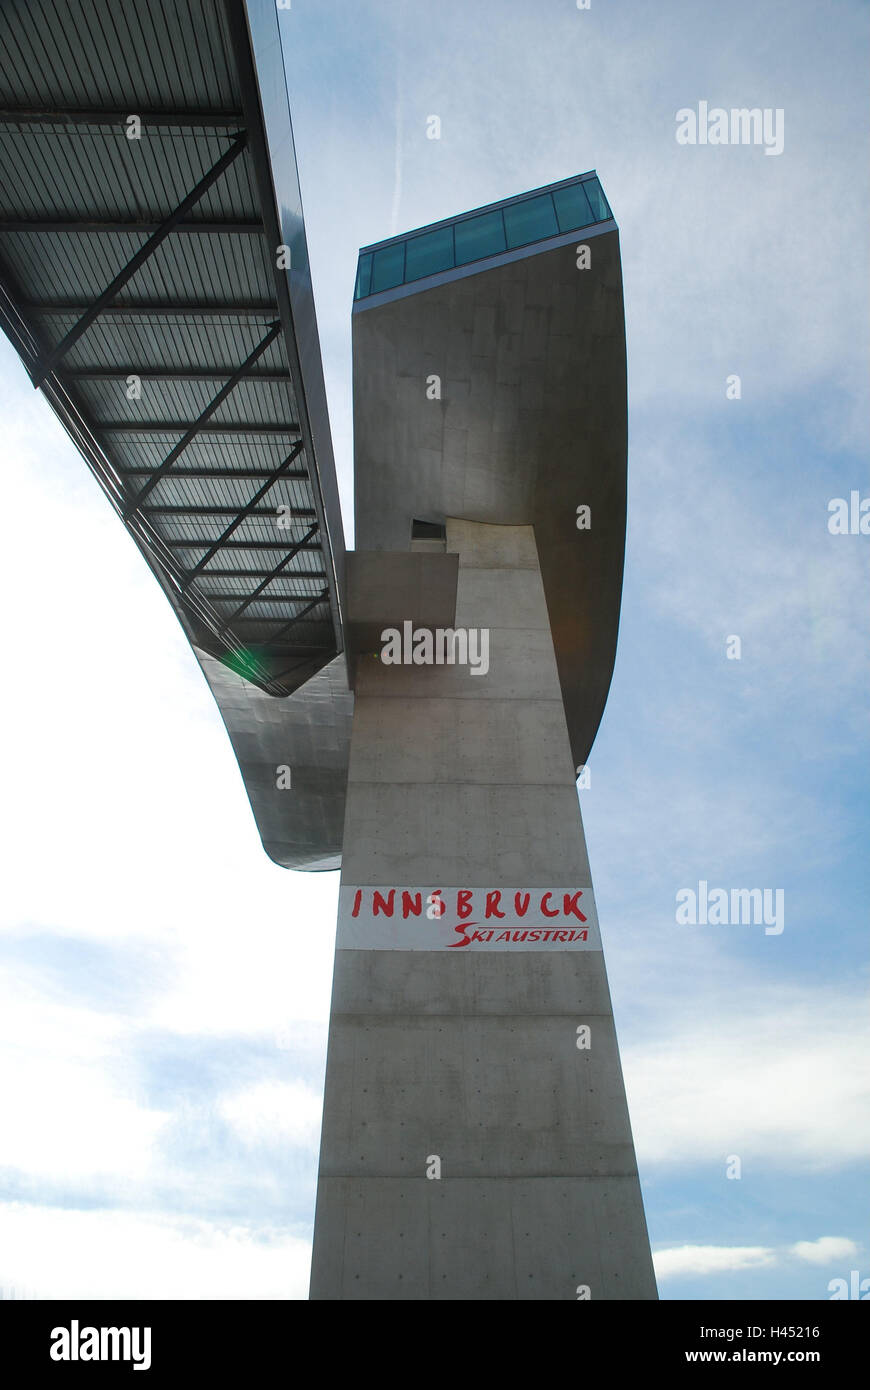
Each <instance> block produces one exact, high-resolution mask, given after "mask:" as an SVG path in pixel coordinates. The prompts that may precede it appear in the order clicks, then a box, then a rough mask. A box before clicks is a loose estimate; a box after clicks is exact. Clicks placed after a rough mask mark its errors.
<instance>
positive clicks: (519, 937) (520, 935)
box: [513, 931, 529, 941]
mask: <svg viewBox="0 0 870 1390" xmlns="http://www.w3.org/2000/svg"><path fill="white" fill-rule="evenodd" d="M528 934H529V933H528V932H527V931H515V932H514V934H513V940H514V941H525V939H526V937H527V936H528Z"/></svg>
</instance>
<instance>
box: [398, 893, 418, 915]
mask: <svg viewBox="0 0 870 1390" xmlns="http://www.w3.org/2000/svg"><path fill="white" fill-rule="evenodd" d="M422 911H423V895H422V893H414V894H413V895H412V894H411V893H408V892H406V891H405V890H403V891H402V916H403V917H407V915H408V913H409V912H413V914H414V916H415V917H419V916H420V913H421V912H422Z"/></svg>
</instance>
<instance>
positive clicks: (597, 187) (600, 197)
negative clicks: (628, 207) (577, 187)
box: [583, 179, 610, 222]
mask: <svg viewBox="0 0 870 1390" xmlns="http://www.w3.org/2000/svg"><path fill="white" fill-rule="evenodd" d="M583 187H584V188H585V189H586V195H587V197H588V198H589V202H590V203H591V205H592V211H593V212H594V213H595V221H596V222H606V221H607V219H608V218H609V217H610V208H609V207H608V206H607V199H606V198H605V196H604V194H603V193H602V192H601V184H600V183H599V182H598V180H597V179H587V180H586V182H585V183H584V185H583Z"/></svg>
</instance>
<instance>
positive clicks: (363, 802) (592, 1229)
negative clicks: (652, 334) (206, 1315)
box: [311, 518, 656, 1301]
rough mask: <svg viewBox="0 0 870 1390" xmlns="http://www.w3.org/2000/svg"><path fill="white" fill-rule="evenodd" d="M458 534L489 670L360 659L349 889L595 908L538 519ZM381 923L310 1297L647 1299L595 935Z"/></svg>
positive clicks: (345, 1050) (348, 982) (349, 1054)
mask: <svg viewBox="0 0 870 1390" xmlns="http://www.w3.org/2000/svg"><path fill="white" fill-rule="evenodd" d="M447 549H448V551H449V552H451V553H454V554H458V556H459V577H458V591H457V622H458V621H459V616H458V615H459V614H460V613H461V614H463V615H464V618H465V620H466V623H467V625H469V626H470V625H477V626H480V627H486V626H489V627H490V641H491V650H492V656H493V660H492V663H491V666H490V670H489V672H488V673H487V674H486V675H485V676H478V677H474V676H471V675H470V674H469V672H468V670H467V669H463V668H461V667H407V666H406V667H403V666H385V665H383V664H382V663H380V662H379V661H377V660H371V661H370V662H368V663H364V662H363V661H361V662H360V669H359V675H358V680H357V689H356V706H355V716H354V725H353V734H352V741H351V755H350V766H349V776H348V795H347V815H346V822H345V854H344V863H343V868H342V887H343V889H350V890H354V889H355V888H356V887H358V886H361V885H389V884H395V885H398V886H400V887H402V886H407V887H416V888H420V889H422V890H423V891H424V893H431V890H432V889H435V888H439V887H441V888H443V889H444V890H445V892H446V890H447V886H448V885H463V886H466V887H469V888H472V887H476V888H491V889H496V888H500V889H503V890H509V891H505V898H506V899H507V898H508V897H509V896H510V895H511V892H512V890H513V889H523V888H528V887H530V886H532V885H541V884H553V885H563V884H569V883H570V884H573V885H576V886H577V887H581V888H582V889H583V892H584V895H585V896H584V898H583V902H584V904H586V903H588V902H589V900H590V898H591V897H592V884H591V879H590V874H589V863H588V857H587V854H586V847H585V841H584V836H583V827H582V824H581V820H580V811H579V806H578V801H577V795H576V790H575V786H574V769H573V762H572V752H571V748H570V742H569V737H568V729H567V724H566V720H565V715H564V710H563V704H562V691H561V687H560V682H559V676H558V669H557V663H556V656H555V653H554V650H553V641H552V638H551V636H550V630H549V616H548V610H547V602H546V598H545V593H544V587H543V583H542V579H541V575H540V571H539V568H538V565H537V551H536V546H535V539H534V532H533V529H532V527H531V526H530V525H526V526H522V527H510V526H487V525H483V524H480V523H468V522H467V521H465V520H463V521H454V520H453V519H450V518H448V519H447ZM502 644H503V645H504V652H501V651H500V647H501V646H502ZM508 670H510V678H509V679H507V680H506V679H505V674H506V672H507V671H508ZM427 885H428V888H427ZM352 896H353V892H352V891H351V898H352ZM366 929H367V928H366ZM398 930H399V931H400V932H401V931H402V930H404V928H402V927H399V928H398ZM424 930H425V923H420V924H417V922H416V921H414V922H411V923H410V924H409V934H413V933H415V932H419V931H424ZM372 932H373V936H372V948H371V949H348V948H346V946H344V945H343V944H342V943H343V941H346V940H348V937H347V935H346V934H344V935H343V927H342V922H340V924H339V936H338V945H337V950H336V965H335V979H334V987H333V998H332V1016H331V1021H330V1035H329V1051H328V1061H327V1076H326V1093H325V1103H324V1123H323V1135H322V1147H321V1158H320V1175H319V1182H318V1196H317V1213H316V1222H315V1239H314V1258H313V1268H312V1282H311V1298H312V1299H316V1300H346V1299H363V1300H371V1299H384V1300H394V1299H399V1300H421V1301H435V1300H455V1299H474V1300H477V1299H483V1300H488V1299H494V1300H518V1299H522V1300H526V1299H535V1300H556V1301H559V1300H563V1299H568V1300H572V1301H573V1300H576V1299H577V1297H578V1293H577V1289H578V1286H584V1287H588V1289H589V1296H590V1297H591V1298H592V1299H593V1300H596V1299H635V1298H644V1299H647V1298H655V1297H656V1289H655V1280H654V1276H653V1272H652V1262H651V1257H650V1251H649V1242H648V1237H647V1232H646V1225H645V1221H644V1214H643V1204H642V1200H641V1193H640V1186H639V1181H638V1176H637V1167H636V1162H635V1156H634V1148H633V1144H632V1138H631V1128H630V1124H629V1118H628V1112H627V1107H626V1102H625V1093H624V1086H623V1080H622V1072H621V1068H620V1063H619V1053H618V1048H617V1043H616V1037H615V1033H614V1028H613V1018H612V1009H611V1004H610V996H609V991H608V987H607V978H606V972H605V967H604V958H603V954H602V952H601V950H600V949H576V950H573V949H561V948H560V947H556V948H553V947H552V946H550V947H549V948H548V949H547V950H546V951H545V950H540V951H539V950H537V949H533V950H523V951H517V950H514V951H512V950H511V949H510V947H509V946H508V947H507V948H505V947H502V948H500V949H490V948H489V947H485V948H481V949H479V950H476V951H475V950H466V949H462V948H460V949H457V950H453V949H441V950H430V949H419V948H415V949H386V948H383V947H382V946H379V945H377V939H378V938H377V935H376V933H377V923H376V922H373V924H372ZM583 1025H588V1027H589V1028H590V1030H591V1035H590V1046H589V1048H588V1049H583V1050H581V1049H579V1048H578V1046H577V1041H578V1035H577V1029H578V1027H581V1026H583ZM434 1157H437V1158H438V1159H439V1161H440V1164H441V1175H440V1177H428V1176H427V1169H428V1170H431V1167H432V1164H431V1160H432V1159H433V1158H434Z"/></svg>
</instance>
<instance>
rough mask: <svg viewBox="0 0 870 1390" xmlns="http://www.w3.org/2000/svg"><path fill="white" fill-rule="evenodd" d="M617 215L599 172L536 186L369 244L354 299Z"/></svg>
mask: <svg viewBox="0 0 870 1390" xmlns="http://www.w3.org/2000/svg"><path fill="white" fill-rule="evenodd" d="M611 217H612V213H611V211H610V208H609V207H608V205H607V199H606V198H605V196H604V193H603V192H602V189H601V184H600V183H599V182H598V179H597V177H596V175H595V174H594V173H589V174H580V175H579V176H578V177H576V178H573V179H564V180H563V181H562V182H561V183H554V184H549V185H548V186H547V187H546V188H536V189H534V190H533V191H532V192H531V193H523V194H522V195H521V196H520V197H518V198H508V199H506V200H505V201H504V202H501V203H491V204H490V205H489V206H488V207H483V208H476V209H475V210H474V212H466V213H463V214H462V216H461V217H452V218H449V219H448V220H447V221H445V222H435V223H433V224H432V225H431V226H429V227H421V228H420V229H419V231H416V232H411V233H406V234H405V235H403V236H400V237H392V238H391V239H390V240H389V241H383V242H378V243H376V244H375V245H372V246H364V247H363V249H362V250H361V251H360V254H359V264H358V266H357V275H356V288H355V289H354V296H353V297H354V300H359V299H367V298H368V297H369V296H370V295H373V294H381V293H382V292H383V291H384V290H392V289H395V288H396V287H397V286H398V285H407V284H409V283H411V282H412V281H414V280H424V279H426V277H427V276H430V275H439V274H441V272H442V271H447V270H455V269H456V268H457V267H458V266H465V265H469V264H470V263H471V262H473V261H485V260H487V259H488V258H489V257H491V256H500V255H503V254H504V253H505V252H507V251H513V250H515V249H517V248H519V247H522V246H529V245H531V244H532V243H533V242H538V241H548V240H550V238H552V237H558V236H562V235H564V234H565V233H567V232H575V231H580V230H581V229H582V228H583V227H589V226H592V225H593V223H596V222H608V221H610V219H611Z"/></svg>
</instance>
